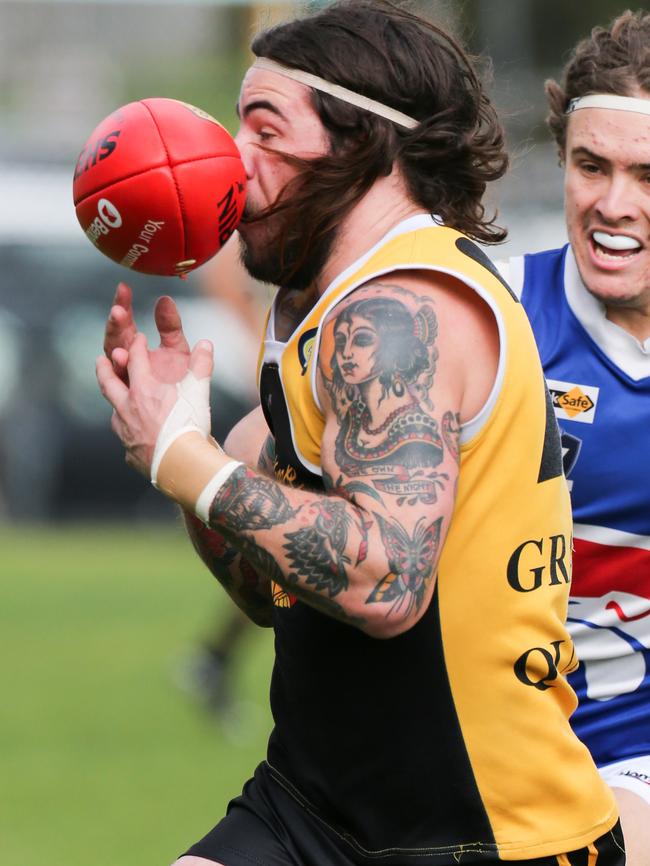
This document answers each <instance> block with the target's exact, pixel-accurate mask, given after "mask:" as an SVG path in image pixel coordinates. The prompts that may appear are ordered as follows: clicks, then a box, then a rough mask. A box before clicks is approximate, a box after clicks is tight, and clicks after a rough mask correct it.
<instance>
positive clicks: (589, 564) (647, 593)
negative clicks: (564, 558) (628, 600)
mask: <svg viewBox="0 0 650 866" xmlns="http://www.w3.org/2000/svg"><path fill="white" fill-rule="evenodd" d="M612 591H620V592H629V593H631V594H633V595H639V596H642V597H643V598H647V599H650V550H643V549H641V548H638V547H610V546H608V545H605V544H596V543H595V542H593V541H583V540H582V539H580V538H575V539H574V550H573V578H572V581H571V595H574V596H580V597H591V598H597V597H598V596H601V595H606V594H607V593H608V592H612Z"/></svg>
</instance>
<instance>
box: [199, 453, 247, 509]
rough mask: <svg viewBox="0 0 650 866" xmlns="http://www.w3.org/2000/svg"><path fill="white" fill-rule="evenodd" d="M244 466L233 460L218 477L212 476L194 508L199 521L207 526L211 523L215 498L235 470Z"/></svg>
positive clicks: (223, 467) (222, 469) (218, 473)
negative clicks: (211, 507) (211, 509)
mask: <svg viewBox="0 0 650 866" xmlns="http://www.w3.org/2000/svg"><path fill="white" fill-rule="evenodd" d="M243 465H244V464H243V463H241V462H240V461H239V460H231V461H230V463H226V465H225V466H222V467H221V469H220V470H219V471H218V472H217V474H216V475H213V476H212V478H211V479H210V480H209V481H208V483H207V484H206V485H205V487H204V488H203V490H202V491H201V494H200V495H199V498H198V499H197V500H196V505H195V506H194V513H195V514H196V516H197V517H198V518H199V520H202V521H203V522H204V523H206V524H207V523H208V522H209V520H210V506H211V505H212V503H213V502H214V497H215V496H216V495H217V493H218V492H219V491H220V490H221V488H222V487H223V485H224V484H225V483H226V481H228V479H229V478H230V476H231V475H232V474H233V472H234V471H235V469H237V468H239V467H240V466H243Z"/></svg>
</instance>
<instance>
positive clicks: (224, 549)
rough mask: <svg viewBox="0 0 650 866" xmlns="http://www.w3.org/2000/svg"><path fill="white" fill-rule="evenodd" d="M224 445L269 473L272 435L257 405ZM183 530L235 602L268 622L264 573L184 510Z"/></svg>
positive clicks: (255, 618) (262, 623) (267, 584)
mask: <svg viewBox="0 0 650 866" xmlns="http://www.w3.org/2000/svg"><path fill="white" fill-rule="evenodd" d="M224 445H225V448H226V450H227V452H228V454H230V455H231V456H232V457H233V458H234V459H235V460H241V461H242V462H243V463H246V464H247V465H249V466H257V468H258V471H259V472H260V473H262V474H264V475H266V476H268V477H270V478H272V477H273V452H274V446H273V438H272V437H271V436H270V435H269V430H268V426H267V424H266V421H265V420H264V416H263V414H262V410H261V408H259V407H258V408H257V409H254V410H253V411H252V412H250V413H249V414H248V415H247V416H245V417H244V418H243V419H242V420H241V421H240V422H239V423H238V424H236V425H235V427H234V428H233V429H232V431H231V432H230V433H229V435H228V437H227V439H226V441H225V443H224ZM183 516H184V518H185V526H186V528H187V533H188V535H189V537H190V539H191V541H192V544H193V545H194V549H195V550H196V552H197V553H198V554H199V556H200V557H201V559H202V560H203V562H204V563H205V564H206V565H207V567H208V568H209V569H210V571H211V572H212V574H213V575H214V576H215V577H216V578H217V580H218V581H219V582H220V583H221V585H222V586H223V587H224V589H225V590H226V592H227V593H228V595H230V597H231V598H232V599H233V601H234V602H235V604H236V605H237V606H238V607H240V608H241V610H243V611H244V613H245V614H246V615H247V616H248V617H249V618H250V619H251V620H252V621H253V622H254V623H256V624H257V625H260V626H270V625H271V588H270V580H269V577H268V575H266V574H265V573H264V572H262V573H259V572H258V571H256V570H255V568H253V566H252V565H251V564H250V562H248V560H247V559H246V558H245V557H243V556H242V554H241V553H240V551H239V550H238V549H237V548H236V547H233V545H232V544H231V543H230V542H229V541H228V540H227V538H226V537H225V535H224V534H223V533H222V532H219V531H217V530H215V529H211V528H209V527H207V526H205V524H204V523H202V521H200V520H199V519H198V518H197V517H195V516H194V514H192V513H191V512H188V511H184V512H183Z"/></svg>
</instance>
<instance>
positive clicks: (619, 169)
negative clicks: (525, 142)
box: [564, 108, 650, 311]
mask: <svg viewBox="0 0 650 866" xmlns="http://www.w3.org/2000/svg"><path fill="white" fill-rule="evenodd" d="M564 191H565V211H566V221H567V229H568V233H569V240H570V241H571V245H572V247H573V251H574V253H575V257H576V261H577V264H578V270H579V271H580V275H581V277H582V279H583V282H584V283H585V285H586V287H587V288H588V289H589V291H590V292H591V294H593V295H594V296H595V297H597V298H598V299H599V300H601V301H602V302H603V303H604V304H606V305H607V306H608V307H610V308H612V307H617V308H623V307H626V308H630V309H636V310H639V311H643V310H648V309H650V116H648V115H645V114H635V113H633V112H630V111H615V110H612V109H605V108H585V109H580V110H579V111H576V112H574V113H573V114H572V115H571V116H570V117H569V123H568V130H567V148H566V171H565V184H564Z"/></svg>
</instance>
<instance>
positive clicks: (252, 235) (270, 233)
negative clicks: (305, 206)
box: [235, 67, 329, 282]
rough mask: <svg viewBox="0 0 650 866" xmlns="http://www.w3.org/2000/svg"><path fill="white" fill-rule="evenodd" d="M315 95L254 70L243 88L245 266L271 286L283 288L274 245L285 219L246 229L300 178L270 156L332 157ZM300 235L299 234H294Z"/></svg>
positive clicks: (282, 78)
mask: <svg viewBox="0 0 650 866" xmlns="http://www.w3.org/2000/svg"><path fill="white" fill-rule="evenodd" d="M310 93H311V91H310V89H309V88H308V87H306V86H305V85H304V84H300V83H299V82H297V81H293V80H292V79H290V78H286V77H285V76H283V75H278V74H277V73H276V72H269V71H268V70H265V69H256V68H253V67H251V68H250V69H249V70H248V72H247V73H246V76H245V77H244V81H243V83H242V88H241V93H240V97H239V103H238V106H237V109H238V114H239V118H240V127H239V132H238V133H237V135H236V137H235V140H236V142H237V145H238V147H239V150H240V152H241V155H242V159H243V162H244V166H245V168H246V175H247V180H248V193H247V199H246V208H245V211H244V219H243V221H242V223H241V224H240V226H239V234H240V236H241V238H242V242H243V247H244V254H243V258H244V264H245V265H246V267H247V268H248V270H249V271H250V272H251V274H252V275H253V276H254V277H256V278H257V279H261V280H266V281H268V282H278V279H277V271H278V264H277V257H278V250H277V245H276V244H275V243H274V240H275V239H277V238H278V236H279V227H280V221H281V220H282V219H283V215H282V214H278V215H276V216H272V217H270V218H268V219H263V220H261V221H259V222H254V223H247V218H250V217H251V216H254V215H256V214H258V213H259V212H260V211H262V210H264V209H265V208H267V207H268V206H269V205H271V204H273V203H274V202H275V201H276V200H277V199H278V196H280V195H281V193H282V190H283V189H284V187H285V186H286V184H287V183H288V182H289V181H290V180H291V179H292V178H293V177H294V176H295V174H296V169H295V168H293V167H292V166H290V165H288V164H287V163H286V162H285V161H283V160H282V159H281V158H279V157H275V156H274V155H273V153H272V152H269V150H271V151H273V150H277V151H282V152H284V153H287V154H291V155H292V156H299V157H301V158H304V159H314V158H316V157H318V156H322V155H323V154H325V153H327V152H328V150H329V143H328V140H327V136H326V134H325V130H324V128H323V125H322V123H321V121H320V119H319V117H318V115H317V114H316V111H315V110H314V108H313V107H312V104H311V101H310ZM260 145H263V146H264V148H266V150H262V149H261V147H260ZM302 217H303V219H304V217H305V215H304V214H303V215H302ZM295 228H296V229H298V227H295ZM296 233H298V234H299V231H298V232H296V231H295V230H294V231H293V232H292V234H294V235H295V234H296ZM288 252H289V254H290V252H291V251H288Z"/></svg>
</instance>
